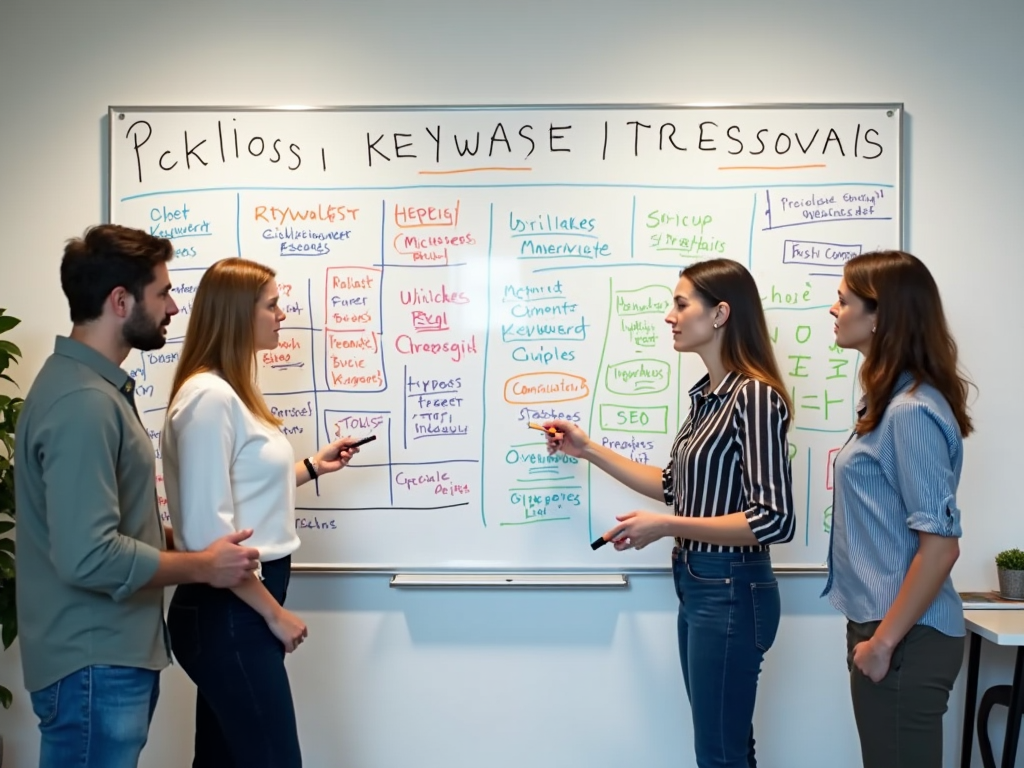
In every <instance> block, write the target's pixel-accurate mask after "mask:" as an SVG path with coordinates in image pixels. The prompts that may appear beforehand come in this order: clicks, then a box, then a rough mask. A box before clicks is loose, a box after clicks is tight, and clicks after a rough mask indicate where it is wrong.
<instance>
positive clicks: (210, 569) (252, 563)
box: [201, 528, 260, 588]
mask: <svg viewBox="0 0 1024 768" xmlns="http://www.w3.org/2000/svg"><path fill="white" fill-rule="evenodd" d="M250 536H252V529H251V528H247V529H245V530H242V531H235V532H234V533H229V534H228V535H227V536H222V537H221V538H219V539H217V540H216V541H215V542H213V544H211V545H210V546H208V547H207V548H206V549H204V550H203V554H204V555H205V556H206V568H205V574H204V575H203V578H202V579H201V581H204V582H206V583H207V584H209V585H210V586H211V587H222V588H223V587H237V586H238V585H239V584H241V583H242V582H243V581H244V580H245V579H247V578H248V577H249V574H250V573H252V572H253V571H255V570H256V569H257V568H258V567H259V562H260V551H259V550H258V549H254V548H253V547H242V546H239V544H240V543H241V542H243V541H245V540H246V539H248V538H249V537H250Z"/></svg>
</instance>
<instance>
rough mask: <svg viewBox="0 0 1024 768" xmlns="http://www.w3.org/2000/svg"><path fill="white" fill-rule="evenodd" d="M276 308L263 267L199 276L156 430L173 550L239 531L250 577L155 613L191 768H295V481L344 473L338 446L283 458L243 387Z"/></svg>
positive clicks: (284, 444)
mask: <svg viewBox="0 0 1024 768" xmlns="http://www.w3.org/2000/svg"><path fill="white" fill-rule="evenodd" d="M284 317H285V314H284V312H282V311H281V309H280V307H279V306H278V293H277V283H276V281H275V280H274V272H273V270H271V269H268V268H267V267H264V266H262V265H260V264H256V263H254V262H251V261H246V260H244V259H224V260H223V261H218V262H217V263H216V264H214V265H213V266H212V267H210V268H209V269H208V270H207V271H206V273H205V274H204V275H203V278H202V280H201V281H200V283H199V288H198V290H197V291H196V295H195V301H194V303H193V305H192V314H191V316H190V318H189V324H188V333H187V335H186V337H185V344H184V348H183V349H182V353H181V360H180V362H179V363H178V369H177V371H176V373H175V376H174V384H173V387H172V390H171V404H170V407H169V408H168V409H167V416H166V420H165V422H164V430H163V434H162V436H161V448H162V450H163V465H164V482H165V486H166V490H167V502H168V507H169V510H170V514H171V522H172V525H173V529H174V537H175V544H176V545H177V546H178V547H179V548H182V549H186V550H200V549H203V548H204V547H205V546H207V544H208V543H209V542H211V541H213V540H214V539H216V538H218V537H220V536H222V535H224V534H225V533H230V532H232V531H235V530H239V529H242V528H252V529H253V534H252V538H251V539H250V542H251V546H253V547H256V548H257V549H259V551H260V561H261V562H260V569H259V570H258V571H257V573H256V574H254V575H253V577H252V578H251V579H250V580H249V581H248V582H246V583H244V584H242V585H241V586H238V587H235V588H233V589H213V588H211V587H208V586H206V585H202V584H186V585H182V586H180V587H178V588H177V590H175V593H174V598H173V599H172V601H171V606H170V610H169V612H168V616H167V626H168V629H169V631H170V635H171V647H172V649H173V651H174V654H175V656H176V658H177V660H178V663H179V664H180V665H181V667H182V669H184V670H185V672H186V673H187V674H188V676H189V677H190V678H192V681H193V682H194V683H195V684H196V687H197V688H198V691H197V695H196V735H195V758H194V760H193V763H192V765H193V768H225V767H230V766H246V768H257V767H258V766H266V768H271V767H273V768H298V766H301V765H302V756H301V753H300V750H299V739H298V732H297V730H296V724H295V710H294V706H293V704H292V695H291V689H290V687H289V684H288V676H287V673H286V672H285V668H284V655H285V653H286V652H288V653H290V652H291V651H294V650H295V649H296V648H298V646H299V645H300V644H301V643H302V641H303V640H304V639H305V638H306V635H307V631H306V625H305V623H304V622H303V621H302V620H301V619H300V618H299V617H298V616H296V615H295V614H293V613H291V612H290V611H288V610H286V609H285V608H284V601H285V593H286V592H287V589H288V580H289V576H290V571H291V568H290V566H291V553H292V552H294V551H295V549H296V548H297V547H298V546H299V539H298V536H297V535H296V533H295V487H296V486H297V485H302V484H303V483H306V482H309V481H310V480H313V479H315V478H317V477H319V476H320V475H324V474H327V473H330V472H336V471H338V470H339V469H341V468H342V467H344V466H346V465H347V464H348V462H349V461H350V460H351V458H352V456H353V454H355V453H357V452H358V450H359V449H358V448H357V447H355V445H354V444H353V441H352V440H350V439H349V438H343V439H341V440H337V441H335V442H333V443H330V444H329V445H327V446H326V447H325V448H323V449H321V450H320V451H319V452H317V453H316V455H314V456H311V457H309V458H307V459H305V460H303V461H301V462H296V461H295V456H294V453H293V452H292V447H291V444H290V443H289V442H288V440H287V439H286V438H285V437H284V435H283V434H281V431H280V430H279V429H278V427H279V426H280V425H281V420H280V419H278V418H277V417H276V416H275V415H274V413H273V412H272V411H271V410H270V408H268V407H267V404H266V402H265V401H264V399H263V396H262V395H261V394H260V392H259V390H258V389H257V386H256V355H257V353H258V352H260V351H263V350H272V349H276V348H277V342H278V332H279V330H280V327H281V321H282V320H284Z"/></svg>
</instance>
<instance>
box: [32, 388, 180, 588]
mask: <svg viewBox="0 0 1024 768" xmlns="http://www.w3.org/2000/svg"><path fill="white" fill-rule="evenodd" d="M112 408H113V406H112V404H111V402H110V396H109V395H107V394H105V393H102V392H98V391H96V390H92V389H81V390H77V391H75V392H72V393H70V394H68V395H66V396H64V397H63V398H61V399H60V400H58V401H57V402H56V403H55V404H54V405H53V407H52V408H51V409H50V410H49V411H48V412H47V413H46V414H45V416H43V417H42V423H41V425H40V430H39V436H40V440H39V444H40V445H45V446H46V449H45V450H43V451H41V452H40V453H41V455H40V456H39V460H40V465H41V469H42V477H43V482H44V484H45V487H46V525H47V528H48V529H49V543H50V560H51V561H52V563H53V567H54V570H55V571H56V573H57V575H58V577H59V578H60V579H61V580H63V581H65V582H66V583H68V584H71V585H73V586H76V587H80V588H83V589H89V590H93V591H96V592H103V593H106V594H108V595H110V597H111V598H113V599H114V600H117V601H121V600H124V599H125V598H127V597H129V596H130V595H132V594H133V593H134V592H136V591H137V590H138V589H140V588H141V587H143V586H144V585H145V584H147V583H148V582H149V581H150V579H152V578H153V576H154V575H155V574H156V571H157V567H158V566H159V564H160V551H159V550H158V549H157V548H155V547H152V546H150V545H149V544H146V543H144V542H142V541H139V540H138V539H134V538H131V537H130V536H125V535H123V534H122V533H121V532H120V531H119V527H120V524H121V508H120V499H119V494H118V480H117V466H116V461H117V456H118V452H119V450H120V446H121V429H122V428H123V425H122V424H121V423H120V421H119V419H118V418H117V416H116V414H112V412H111V411H112ZM153 503H154V512H153V514H154V515H155V514H156V509H155V504H156V500H155V499H154V502H153Z"/></svg>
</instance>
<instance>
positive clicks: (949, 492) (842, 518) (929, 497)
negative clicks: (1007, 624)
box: [822, 373, 965, 637]
mask: <svg viewBox="0 0 1024 768" xmlns="http://www.w3.org/2000/svg"><path fill="white" fill-rule="evenodd" d="M913 383H914V382H913V378H912V377H911V375H910V374H909V373H904V374H903V375H902V376H901V377H900V379H899V380H898V381H897V383H896V387H895V388H894V395H893V398H892V400H891V402H890V403H889V406H888V407H887V408H886V409H885V413H884V414H883V415H882V419H881V421H880V422H879V423H878V426H877V427H875V428H874V429H873V430H872V431H871V432H869V433H867V434H866V435H857V434H853V435H851V436H850V439H849V440H848V441H847V443H846V445H845V446H844V447H843V449H842V450H841V451H840V452H839V455H838V456H836V461H835V491H834V493H835V496H834V501H833V506H832V534H831V541H830V543H829V552H828V570H829V575H828V582H827V583H826V584H825V590H824V591H823V592H822V595H828V598H829V602H831V603H832V605H833V606H834V607H835V608H836V609H837V610H839V611H841V612H842V613H843V614H844V615H845V616H846V617H847V618H848V619H850V620H851V621H854V622H858V623H860V622H868V621H880V620H881V619H883V618H885V615H886V613H888V611H889V608H891V607H892V604H893V602H894V601H895V600H896V595H897V593H898V592H899V590H900V587H901V586H902V585H903V580H904V578H905V577H906V574H907V570H908V569H909V568H910V563H911V561H912V560H913V559H914V555H915V554H917V549H918V546H919V539H918V533H919V532H920V533H932V534H936V535H938V536H951V537H959V536H960V535H961V534H962V531H961V528H960V510H959V509H958V508H957V505H956V491H957V486H958V485H959V483H960V470H961V468H962V467H963V437H962V436H961V434H960V428H959V426H958V424H957V421H956V417H955V416H954V415H953V411H952V409H951V408H950V407H949V403H947V402H946V399H945V398H944V397H943V396H942V395H941V394H940V393H939V391H938V390H936V389H935V388H934V387H932V386H931V385H929V384H920V385H919V386H917V387H916V388H914V389H912V386H913ZM863 408H864V402H863V401H861V404H860V406H859V407H858V411H860V412H863ZM918 624H923V625H925V626H929V627H933V628H934V629H937V630H938V631H939V632H942V633H943V634H945V635H950V636H953V637H962V636H963V635H964V634H965V630H964V614H963V604H962V602H961V600H960V596H959V595H958V594H957V592H956V590H955V589H953V582H952V579H950V578H949V577H947V578H946V581H945V583H944V584H943V585H942V588H941V589H940V590H939V593H938V595H937V596H936V597H935V600H934V601H933V602H932V604H931V605H930V606H928V609H927V610H926V611H925V612H924V615H923V616H922V617H921V618H920V620H919V621H918Z"/></svg>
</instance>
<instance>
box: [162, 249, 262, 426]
mask: <svg viewBox="0 0 1024 768" xmlns="http://www.w3.org/2000/svg"><path fill="white" fill-rule="evenodd" d="M276 274H277V273H276V272H274V270H272V269H270V267H265V266H263V265H262V264H257V263H256V262H254V261H248V260H246V259H238V258H231V259H222V260H221V261H218V262H216V263H215V264H214V265H213V266H212V267H210V268H209V269H208V270H206V272H205V274H204V275H203V278H202V280H200V281H199V288H198V289H197V290H196V296H195V300H194V301H193V302H192V310H191V314H190V315H189V320H188V331H187V332H186V334H185V344H184V347H183V348H182V350H181V360H180V361H179V362H178V369H177V370H176V371H175V373H174V384H173V386H172V387H171V401H172V402H173V401H174V396H175V395H177V394H178V390H180V389H181V387H182V385H183V384H184V383H185V382H186V381H188V379H189V378H191V377H192V376H195V375H196V374H197V373H205V372H207V371H210V372H214V373H217V374H219V375H220V376H221V377H222V378H223V379H224V380H225V381H226V382H227V383H228V384H230V385H231V388H232V389H234V390H235V393H236V394H237V395H238V397H239V399H241V401H242V402H243V403H244V404H245V407H246V408H248V409H249V411H250V412H251V413H252V414H253V415H254V416H256V417H257V418H258V419H260V420H261V421H264V422H266V423H267V424H269V425H271V426H275V427H277V426H280V425H281V424H282V421H281V419H279V418H277V417H276V416H275V415H274V414H273V413H272V412H271V411H270V408H268V407H267V403H266V401H265V400H264V399H263V395H262V394H261V393H260V390H259V387H257V386H256V339H255V334H254V331H253V322H254V319H255V312H256V304H257V303H258V302H259V299H260V294H262V292H263V287H264V286H265V285H266V284H267V283H268V282H269V281H270V280H273V279H274V277H275V276H276Z"/></svg>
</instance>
